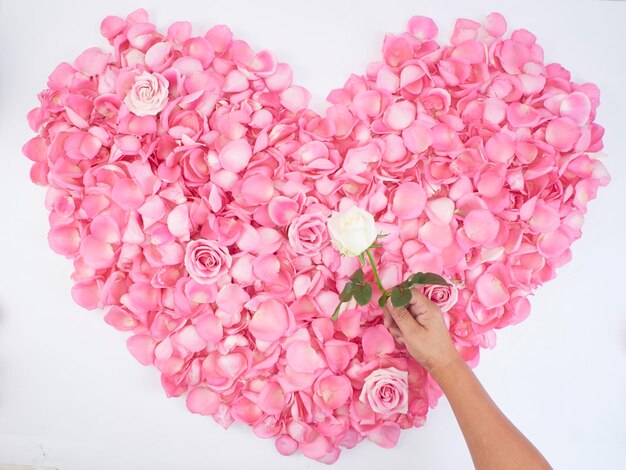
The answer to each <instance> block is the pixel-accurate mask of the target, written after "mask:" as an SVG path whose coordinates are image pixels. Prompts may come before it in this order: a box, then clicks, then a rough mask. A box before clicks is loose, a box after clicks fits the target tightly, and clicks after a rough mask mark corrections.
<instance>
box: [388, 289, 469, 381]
mask: <svg viewBox="0 0 626 470" xmlns="http://www.w3.org/2000/svg"><path fill="white" fill-rule="evenodd" d="M412 294H413V295H412V298H411V302H410V303H409V305H407V306H406V308H405V307H399V308H396V307H393V306H392V305H391V302H387V305H386V306H385V308H384V309H383V315H384V321H385V326H386V327H387V329H388V330H389V331H390V332H391V334H392V335H393V336H394V337H395V339H396V341H398V343H400V344H403V345H405V346H406V348H407V350H408V351H409V354H411V356H413V358H415V360H416V361H418V362H419V363H420V364H421V365H422V366H423V367H424V368H425V369H426V370H427V371H429V372H431V373H432V371H433V370H434V369H436V368H439V367H442V366H445V365H446V364H448V363H450V362H451V361H452V360H454V359H456V358H459V357H460V355H459V354H458V352H457V350H456V348H455V347H454V343H453V342H452V338H451V337H450V333H449V331H448V328H447V327H446V323H445V321H444V319H443V313H442V312H441V309H440V308H439V307H438V306H437V304H435V303H434V302H433V301H432V300H430V299H428V298H427V297H426V296H425V295H424V294H422V293H421V292H420V291H419V290H418V289H413V290H412Z"/></svg>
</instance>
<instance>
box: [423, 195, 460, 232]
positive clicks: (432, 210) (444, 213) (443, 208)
mask: <svg viewBox="0 0 626 470" xmlns="http://www.w3.org/2000/svg"><path fill="white" fill-rule="evenodd" d="M425 211H426V215H427V216H428V218H429V219H430V221H431V222H432V223H434V224H437V225H448V224H449V223H450V222H451V221H452V218H453V217H454V201H453V200H452V199H449V198H447V197H438V198H436V199H429V200H428V202H427V203H426V208H425Z"/></svg>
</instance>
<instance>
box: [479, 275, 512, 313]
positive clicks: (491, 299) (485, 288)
mask: <svg viewBox="0 0 626 470" xmlns="http://www.w3.org/2000/svg"><path fill="white" fill-rule="evenodd" d="M474 289H475V292H476V295H477V297H478V300H480V302H481V303H482V304H483V305H484V306H485V307H486V308H495V307H499V306H501V305H504V304H505V303H507V302H508V300H509V298H510V295H509V291H508V289H507V288H506V286H505V285H504V284H503V283H502V281H501V280H500V279H498V278H497V277H496V276H494V275H493V274H490V273H485V274H483V275H482V276H480V277H479V278H478V280H477V281H476V285H475V286H474Z"/></svg>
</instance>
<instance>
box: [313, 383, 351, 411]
mask: <svg viewBox="0 0 626 470" xmlns="http://www.w3.org/2000/svg"><path fill="white" fill-rule="evenodd" d="M315 393H316V395H317V396H318V397H320V399H321V401H322V402H323V403H324V405H325V406H326V407H328V408H329V409H331V410H336V409H337V408H340V407H342V406H343V405H345V404H346V402H347V401H348V398H350V396H351V395H352V384H351V383H350V380H349V379H348V378H347V377H345V376H343V375H328V376H326V377H324V378H322V379H320V380H319V381H318V382H317V383H316V391H315Z"/></svg>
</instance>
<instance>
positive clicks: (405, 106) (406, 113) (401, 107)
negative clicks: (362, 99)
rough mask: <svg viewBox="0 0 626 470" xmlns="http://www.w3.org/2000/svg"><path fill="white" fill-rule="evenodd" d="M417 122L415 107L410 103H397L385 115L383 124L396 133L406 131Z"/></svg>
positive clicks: (403, 101) (404, 101)
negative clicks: (414, 121)
mask: <svg viewBox="0 0 626 470" xmlns="http://www.w3.org/2000/svg"><path fill="white" fill-rule="evenodd" d="M413 120H415V105H414V104H413V103H411V102H410V101H406V100H402V101H397V102H396V103H394V104H392V105H391V106H389V108H387V110H386V111H385V113H384V114H383V122H384V123H385V125H386V126H387V127H388V128H389V129H392V130H394V131H401V130H402V129H406V128H407V127H409V125H410V124H411V123H412V122H413Z"/></svg>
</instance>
